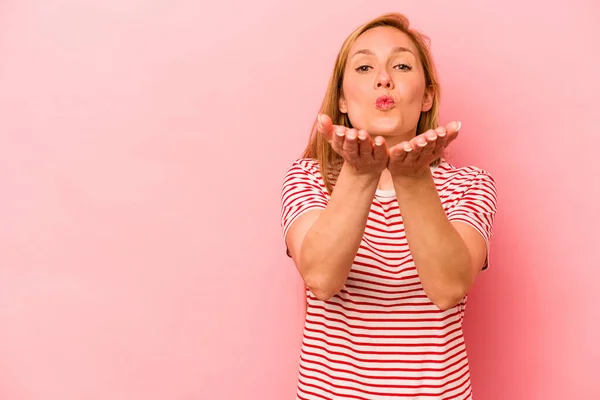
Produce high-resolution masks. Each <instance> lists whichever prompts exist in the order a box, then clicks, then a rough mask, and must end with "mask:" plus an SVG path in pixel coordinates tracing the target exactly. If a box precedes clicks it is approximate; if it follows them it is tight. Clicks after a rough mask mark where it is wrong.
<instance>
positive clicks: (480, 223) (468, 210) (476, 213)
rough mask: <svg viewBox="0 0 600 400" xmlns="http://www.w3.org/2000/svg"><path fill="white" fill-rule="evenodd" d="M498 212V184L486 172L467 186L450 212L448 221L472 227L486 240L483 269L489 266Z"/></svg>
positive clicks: (480, 173)
mask: <svg viewBox="0 0 600 400" xmlns="http://www.w3.org/2000/svg"><path fill="white" fill-rule="evenodd" d="M496 210H497V194H496V182H495V181H494V178H493V177H492V176H491V175H490V174H489V173H488V172H486V171H483V170H482V171H480V172H479V173H478V174H477V175H476V176H475V177H474V178H473V179H472V180H470V181H469V183H468V184H466V188H465V190H464V192H463V193H462V196H461V197H460V199H459V200H458V203H457V204H456V205H454V206H453V207H452V208H450V210H448V214H447V215H448V220H450V221H459V222H464V223H467V224H469V225H471V226H472V227H473V228H475V229H476V230H477V231H478V232H479V233H480V234H481V236H483V238H484V239H485V243H486V246H487V257H486V261H485V265H484V266H483V269H487V268H488V266H489V254H490V243H491V237H492V230H493V225H494V218H495V216H496Z"/></svg>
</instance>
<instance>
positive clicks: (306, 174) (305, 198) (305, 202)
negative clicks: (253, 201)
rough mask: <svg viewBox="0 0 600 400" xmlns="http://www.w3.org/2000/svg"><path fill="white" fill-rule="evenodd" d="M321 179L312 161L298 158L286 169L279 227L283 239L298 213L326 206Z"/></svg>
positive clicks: (326, 200) (326, 198)
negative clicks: (281, 229) (281, 230)
mask: <svg viewBox="0 0 600 400" xmlns="http://www.w3.org/2000/svg"><path fill="white" fill-rule="evenodd" d="M314 163H316V162H314ZM321 181H322V179H321V178H320V174H319V173H318V169H317V167H316V165H314V164H313V162H312V161H311V162H303V161H301V160H298V161H296V162H294V164H293V165H292V166H291V167H290V168H289V169H288V171H287V173H286V175H285V178H284V180H283V185H282V190H281V227H282V228H283V238H284V240H285V238H286V236H287V233H288V230H289V228H290V226H291V225H292V223H293V222H294V221H295V220H296V219H297V218H298V217H299V216H300V215H302V214H304V213H305V212H307V211H309V210H313V209H324V208H325V207H326V206H327V203H328V197H327V194H326V192H325V187H324V185H322V182H321ZM288 255H289V252H288Z"/></svg>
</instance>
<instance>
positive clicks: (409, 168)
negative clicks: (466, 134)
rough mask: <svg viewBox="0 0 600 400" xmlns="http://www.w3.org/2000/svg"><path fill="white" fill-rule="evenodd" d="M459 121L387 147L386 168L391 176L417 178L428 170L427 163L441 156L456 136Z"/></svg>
mask: <svg viewBox="0 0 600 400" xmlns="http://www.w3.org/2000/svg"><path fill="white" fill-rule="evenodd" d="M459 129H460V122H456V121H453V122H450V123H449V124H448V125H446V126H445V127H443V126H440V127H438V128H436V129H435V130H434V129H430V130H428V131H426V132H423V133H422V134H420V135H418V136H416V137H415V138H413V139H412V140H411V141H409V142H402V143H398V144H397V145H395V146H394V147H392V148H390V149H389V159H388V166H387V168H388V170H389V171H390V173H391V174H392V176H393V177H394V176H403V177H407V178H419V177H421V176H422V175H423V174H425V173H427V171H428V170H429V164H430V163H431V162H432V161H433V160H435V159H437V158H439V157H441V156H442V153H443V151H444V149H445V148H446V147H447V146H448V145H449V144H450V143H451V142H452V141H453V140H455V139H456V138H457V136H458V131H459Z"/></svg>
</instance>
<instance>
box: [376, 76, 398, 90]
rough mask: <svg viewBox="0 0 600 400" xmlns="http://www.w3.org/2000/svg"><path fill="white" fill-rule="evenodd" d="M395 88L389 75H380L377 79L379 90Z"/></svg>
mask: <svg viewBox="0 0 600 400" xmlns="http://www.w3.org/2000/svg"><path fill="white" fill-rule="evenodd" d="M393 86H394V82H392V79H391V78H390V76H389V75H387V74H380V75H379V76H378V77H377V88H386V89H392V88H393Z"/></svg>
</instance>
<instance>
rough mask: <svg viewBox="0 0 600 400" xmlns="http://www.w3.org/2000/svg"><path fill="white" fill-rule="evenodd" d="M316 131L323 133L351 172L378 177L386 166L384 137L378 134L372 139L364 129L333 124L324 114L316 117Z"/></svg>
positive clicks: (386, 155)
mask: <svg viewBox="0 0 600 400" xmlns="http://www.w3.org/2000/svg"><path fill="white" fill-rule="evenodd" d="M317 132H318V133H319V134H321V135H323V136H324V137H325V138H326V139H327V141H328V142H329V144H330V145H331V147H332V148H333V150H334V151H335V152H336V153H337V154H339V155H340V156H341V157H343V158H344V162H345V164H347V165H349V166H350V167H351V168H352V170H353V172H355V173H357V174H358V175H373V176H376V177H379V175H380V174H381V172H382V171H383V170H384V169H385V168H386V167H387V163H388V149H387V144H386V142H385V139H384V138H383V137H381V136H378V137H376V138H375V140H373V139H372V138H371V135H369V133H368V132H367V131H365V130H356V129H351V128H348V127H345V126H341V125H333V122H332V121H331V118H330V117H329V116H328V115H325V114H319V115H318V117H317Z"/></svg>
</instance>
